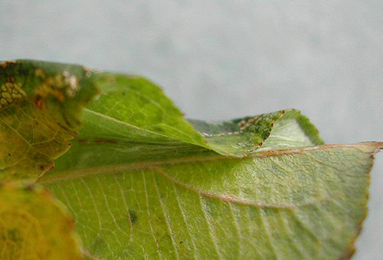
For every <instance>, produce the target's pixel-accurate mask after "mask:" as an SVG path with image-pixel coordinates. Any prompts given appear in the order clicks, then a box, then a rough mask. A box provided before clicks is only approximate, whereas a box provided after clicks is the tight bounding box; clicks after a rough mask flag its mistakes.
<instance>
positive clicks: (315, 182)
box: [48, 143, 382, 259]
mask: <svg viewBox="0 0 383 260" xmlns="http://www.w3.org/2000/svg"><path fill="white" fill-rule="evenodd" d="M381 145H382V144H374V143H372V144H357V145H352V146H323V147H319V148H318V147H314V148H304V149H297V150H285V151H279V152H278V151H272V152H261V153H259V154H256V155H254V158H247V159H235V158H233V159H223V158H220V159H218V161H219V162H217V161H216V160H210V161H208V160H207V161H205V162H198V163H194V165H191V163H190V162H187V163H185V162H184V163H180V164H169V165H164V166H156V167H154V168H153V167H152V166H148V167H147V168H146V169H137V170H130V171H129V170H127V171H123V170H119V171H116V172H109V173H108V172H106V173H105V174H97V175H92V176H88V177H80V178H78V179H76V178H75V179H67V180H59V182H58V183H57V184H54V183H52V184H48V187H49V188H50V189H51V190H52V191H53V192H55V191H56V189H57V187H58V186H60V189H61V190H65V187H67V186H68V187H69V186H72V185H73V183H72V182H74V183H76V184H74V185H75V186H76V187H82V188H84V187H83V186H88V189H87V190H88V193H87V194H88V195H84V194H78V195H79V196H80V197H81V198H82V199H86V200H88V201H89V200H91V199H90V197H92V196H93V200H95V201H98V202H101V201H103V202H101V204H103V205H97V207H98V210H99V212H100V214H104V218H105V219H104V220H101V222H102V223H101V226H103V225H104V223H106V224H105V225H106V227H105V229H107V230H109V231H105V234H104V233H103V231H102V229H101V233H100V232H97V233H98V234H100V235H99V236H98V237H97V238H94V237H93V240H89V238H90V237H92V236H91V235H90V233H87V232H86V231H85V230H80V231H79V233H80V234H84V233H86V234H87V238H88V240H85V241H84V243H85V245H86V246H88V247H89V250H90V251H91V252H93V251H92V249H93V250H95V248H97V251H94V253H95V254H96V255H97V254H99V255H100V256H102V257H106V258H108V257H109V258H110V257H113V258H116V257H132V258H134V257H143V256H144V255H145V254H146V253H147V254H148V256H151V257H160V255H161V256H162V257H163V258H167V257H168V258H176V257H177V255H178V257H180V258H181V259H182V258H192V257H194V256H195V255H194V254H196V255H197V258H219V257H221V258H226V257H227V258H231V257H240V258H244V257H250V256H252V257H253V258H254V256H257V255H258V256H259V258H265V257H266V258H275V257H281V258H295V259H302V258H304V259H311V258H312V259H318V258H319V259H336V258H339V257H341V256H342V254H343V253H344V252H343V251H344V250H347V248H348V247H351V248H352V246H349V245H351V244H352V243H353V241H354V239H355V236H356V234H357V231H358V228H359V224H360V222H361V221H362V219H363V218H364V216H365V214H366V202H367V196H368V172H369V170H370V168H371V165H372V159H371V155H372V154H373V153H375V152H376V149H377V147H380V146H381ZM329 153H332V154H331V155H329ZM302 154H304V155H302ZM334 155H336V157H334ZM291 156H296V158H300V159H297V160H298V161H297V162H296V165H295V166H294V169H295V171H294V172H289V171H285V170H282V169H280V170H279V171H277V170H276V169H277V168H278V165H279V166H280V165H281V164H282V166H283V167H287V168H288V167H292V166H291V165H290V162H291V158H290V157H291ZM301 156H305V158H304V159H302V158H301ZM312 156H314V157H318V156H319V158H321V156H322V157H323V156H328V157H329V158H333V159H332V160H330V161H328V162H327V161H325V162H324V161H318V160H317V161H316V160H312V161H310V162H307V161H305V160H307V159H308V158H311V157H312ZM217 158H219V157H217ZM287 158H289V159H287ZM326 158H327V157H326ZM334 158H336V159H334ZM345 159H346V161H347V163H342V164H340V165H339V163H338V162H337V160H342V161H344V160H345ZM271 162H272V163H271ZM270 165H274V168H273V169H269V168H270ZM262 167H263V168H265V169H263V170H260V169H262ZM283 167H282V168H283ZM244 168H245V169H246V170H244ZM257 168H258V170H257ZM207 169H209V170H207ZM239 169H241V170H239ZM309 169H311V171H310V170H309ZM313 169H315V170H313ZM266 172H268V173H269V174H268V175H267V176H265V173H266ZM241 174H242V175H241ZM321 174H322V176H320V175H321ZM250 176H251V178H250ZM302 176H303V177H305V178H306V181H305V182H303V181H302V180H301V178H302ZM246 177H247V178H246ZM294 178H295V181H294ZM288 180H289V181H290V182H289V181H288ZM297 180H299V181H297ZM247 182H249V183H247ZM80 183H81V184H80ZM254 187H255V188H256V189H257V190H254V189H255V188H254ZM79 191H80V192H81V189H80V188H79V190H78V192H79ZM89 191H97V192H96V193H95V194H92V193H89ZM145 191H146V192H145ZM71 194H73V189H71V190H70V191H69V193H64V194H62V193H61V194H57V195H58V197H59V198H62V199H64V198H65V200H69V203H70V204H71V205H72V206H73V205H74V204H73V202H71V201H72V200H75V199H76V198H74V197H73V195H71ZM121 194H123V195H121ZM326 194H327V195H326ZM324 195H326V196H324ZM105 196H106V198H105ZM107 197H109V201H108V202H107V200H108V199H107ZM111 198H113V199H111ZM76 200H77V199H76ZM123 200H125V203H124V202H123ZM112 201H113V204H110V203H112ZM119 205H120V206H119ZM121 205H125V206H126V207H128V208H127V209H125V211H124V210H123V209H122V208H123V206H121ZM229 205H230V206H229ZM77 206H78V205H77ZM108 207H109V208H108ZM75 211H76V212H73V214H74V215H75V218H76V221H77V222H78V223H85V222H87V221H86V217H84V215H82V214H81V213H79V212H91V210H90V209H88V210H87V209H86V208H81V210H80V208H77V210H75ZM102 212H104V213H102ZM132 212H133V214H134V218H133V219H134V221H132V220H131V217H132ZM230 212H232V213H230ZM88 214H89V213H88ZM124 216H125V218H124ZM129 218H130V219H129ZM296 218H298V219H296ZM113 219H114V220H113ZM103 221H104V222H103ZM113 223H114V224H113ZM117 223H118V224H117ZM185 223H186V224H185ZM233 223H237V224H236V225H234V224H233ZM98 224H100V223H98ZM119 226H120V228H121V227H123V228H122V230H124V231H125V232H126V233H125V234H124V233H123V232H122V231H121V230H120V231H118V230H119V228H118V227H119ZM272 227H274V228H272ZM94 229H95V230H97V228H96V227H93V228H90V230H94ZM110 230H115V231H114V232H110ZM129 232H132V234H130V233H129ZM188 232H189V234H188ZM209 232H210V233H209ZM113 233H114V235H116V234H118V235H116V236H118V237H119V238H120V240H122V241H121V244H118V243H117V242H114V241H115V240H116V238H115V237H114V235H113ZM93 235H94V234H93ZM240 236H242V238H239V237H240ZM131 237H132V238H131ZM238 240H239V241H240V243H241V246H242V249H240V248H239V246H238ZM97 241H103V242H102V243H101V242H97ZM107 241H109V243H112V245H113V247H114V250H113V251H108V249H107V248H106V246H105V245H104V246H103V244H107V243H108V242H107ZM137 241H146V243H145V245H141V244H140V243H139V242H137ZM294 241H295V242H294ZM297 241H298V242H297ZM180 242H182V243H180ZM184 243H185V244H186V245H183V244H184ZM316 244H319V246H320V247H319V246H313V245H316ZM289 245H290V247H289ZM294 246H295V247H296V248H294ZM142 247H144V249H142ZM102 248H103V249H102ZM116 248H120V249H117V250H116ZM244 248H245V249H244ZM103 250H104V251H103Z"/></svg>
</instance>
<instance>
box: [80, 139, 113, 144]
mask: <svg viewBox="0 0 383 260" xmlns="http://www.w3.org/2000/svg"><path fill="white" fill-rule="evenodd" d="M77 142H78V143H79V144H89V143H96V144H118V142H117V141H116V140H107V139H94V140H90V139H77Z"/></svg>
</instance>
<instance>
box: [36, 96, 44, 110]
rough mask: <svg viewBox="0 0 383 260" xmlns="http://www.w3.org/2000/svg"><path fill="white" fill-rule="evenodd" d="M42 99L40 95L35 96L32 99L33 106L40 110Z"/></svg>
mask: <svg viewBox="0 0 383 260" xmlns="http://www.w3.org/2000/svg"><path fill="white" fill-rule="evenodd" d="M43 103H44V102H43V100H42V99H41V97H40V96H36V98H35V101H34V104H35V106H36V107H37V108H38V109H40V110H43Z"/></svg>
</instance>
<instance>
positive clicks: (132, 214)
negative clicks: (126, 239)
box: [129, 210, 137, 224]
mask: <svg viewBox="0 0 383 260" xmlns="http://www.w3.org/2000/svg"><path fill="white" fill-rule="evenodd" d="M129 218H130V222H131V223H132V224H134V223H135V222H136V221H137V214H136V212H135V211H133V210H129Z"/></svg>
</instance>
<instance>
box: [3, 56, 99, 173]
mask: <svg viewBox="0 0 383 260" xmlns="http://www.w3.org/2000/svg"><path fill="white" fill-rule="evenodd" d="M90 75H91V73H90V72H89V71H87V70H86V69H84V68H83V67H80V66H73V65H65V64H55V63H45V62H32V61H17V62H3V63H0V180H3V181H4V180H5V181H9V180H20V179H23V180H25V179H29V180H32V181H35V180H36V179H37V177H38V176H41V175H42V174H43V173H45V172H47V171H48V170H50V169H52V168H53V166H54V165H53V160H54V159H56V158H57V157H59V156H60V155H62V154H63V153H65V152H66V151H67V150H68V149H69V147H70V143H69V140H70V139H72V138H73V137H74V136H75V134H76V132H75V131H77V130H78V128H79V126H80V112H81V110H82V108H83V106H84V105H85V104H86V103H87V102H88V101H89V100H90V99H91V98H92V97H93V96H94V95H95V93H96V88H95V87H94V86H92V85H91V84H89V81H88V80H87V79H88V78H89V77H90Z"/></svg>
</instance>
